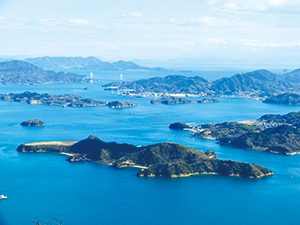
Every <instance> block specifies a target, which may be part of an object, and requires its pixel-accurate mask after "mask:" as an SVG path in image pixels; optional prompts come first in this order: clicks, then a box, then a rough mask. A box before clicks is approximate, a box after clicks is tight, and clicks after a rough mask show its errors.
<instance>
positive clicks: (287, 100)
mask: <svg viewBox="0 0 300 225" xmlns="http://www.w3.org/2000/svg"><path fill="white" fill-rule="evenodd" d="M263 102H264V103H275V104H286V105H299V104H300V95H298V94H294V93H285V94H281V95H275V96H271V97H268V98H267V99H266V100H264V101H263Z"/></svg>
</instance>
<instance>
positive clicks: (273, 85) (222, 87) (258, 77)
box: [212, 70, 300, 94]
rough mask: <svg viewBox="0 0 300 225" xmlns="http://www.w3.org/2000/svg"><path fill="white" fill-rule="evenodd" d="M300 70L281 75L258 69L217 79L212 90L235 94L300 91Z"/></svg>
mask: <svg viewBox="0 0 300 225" xmlns="http://www.w3.org/2000/svg"><path fill="white" fill-rule="evenodd" d="M299 84H300V70H294V71H292V72H290V73H287V74H283V75H279V74H275V73H272V72H270V71H268V70H256V71H253V72H249V73H243V74H236V75H234V76H232V77H229V78H222V79H218V80H216V81H215V82H214V83H213V85H212V90H214V91H216V92H218V93H220V94H233V93H238V92H245V91H264V92H272V93H276V92H291V91H299V90H300V87H299Z"/></svg>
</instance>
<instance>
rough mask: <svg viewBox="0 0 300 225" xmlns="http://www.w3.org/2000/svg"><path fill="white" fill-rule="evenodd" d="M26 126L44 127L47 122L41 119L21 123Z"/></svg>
mask: <svg viewBox="0 0 300 225" xmlns="http://www.w3.org/2000/svg"><path fill="white" fill-rule="evenodd" d="M21 126H24V127H44V126H46V124H45V123H44V122H43V121H41V120H27V121H24V122H22V123H21Z"/></svg>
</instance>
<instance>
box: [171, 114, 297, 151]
mask: <svg viewBox="0 0 300 225" xmlns="http://www.w3.org/2000/svg"><path fill="white" fill-rule="evenodd" d="M178 124H179V125H178ZM182 124H184V123H182ZM170 129H177V130H192V131H194V134H190V135H189V136H191V137H199V138H208V139H213V140H217V142H218V143H219V144H226V145H231V146H234V147H237V148H245V149H254V150H264V151H267V152H273V153H281V154H284V155H294V154H300V130H299V129H300V112H292V113H288V114H286V115H272V114H267V115H264V116H262V117H261V118H259V119H258V120H256V121H246V122H225V123H216V124H202V125H198V126H196V127H192V126H191V125H190V124H187V125H186V126H184V125H180V123H178V122H177V123H174V124H171V125H170Z"/></svg>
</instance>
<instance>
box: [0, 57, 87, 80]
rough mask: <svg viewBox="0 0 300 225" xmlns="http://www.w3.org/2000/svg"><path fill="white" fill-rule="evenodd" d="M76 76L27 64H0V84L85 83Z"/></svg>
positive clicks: (80, 77) (9, 62)
mask: <svg viewBox="0 0 300 225" xmlns="http://www.w3.org/2000/svg"><path fill="white" fill-rule="evenodd" d="M83 77H84V76H81V75H78V74H71V73H64V72H59V73H56V72H54V71H51V70H44V69H42V68H40V67H37V66H35V65H32V64H30V63H28V62H23V61H19V60H13V61H8V62H1V63H0V84H25V85H28V84H30V85H32V84H45V83H82V82H87V81H86V80H84V78H83Z"/></svg>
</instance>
